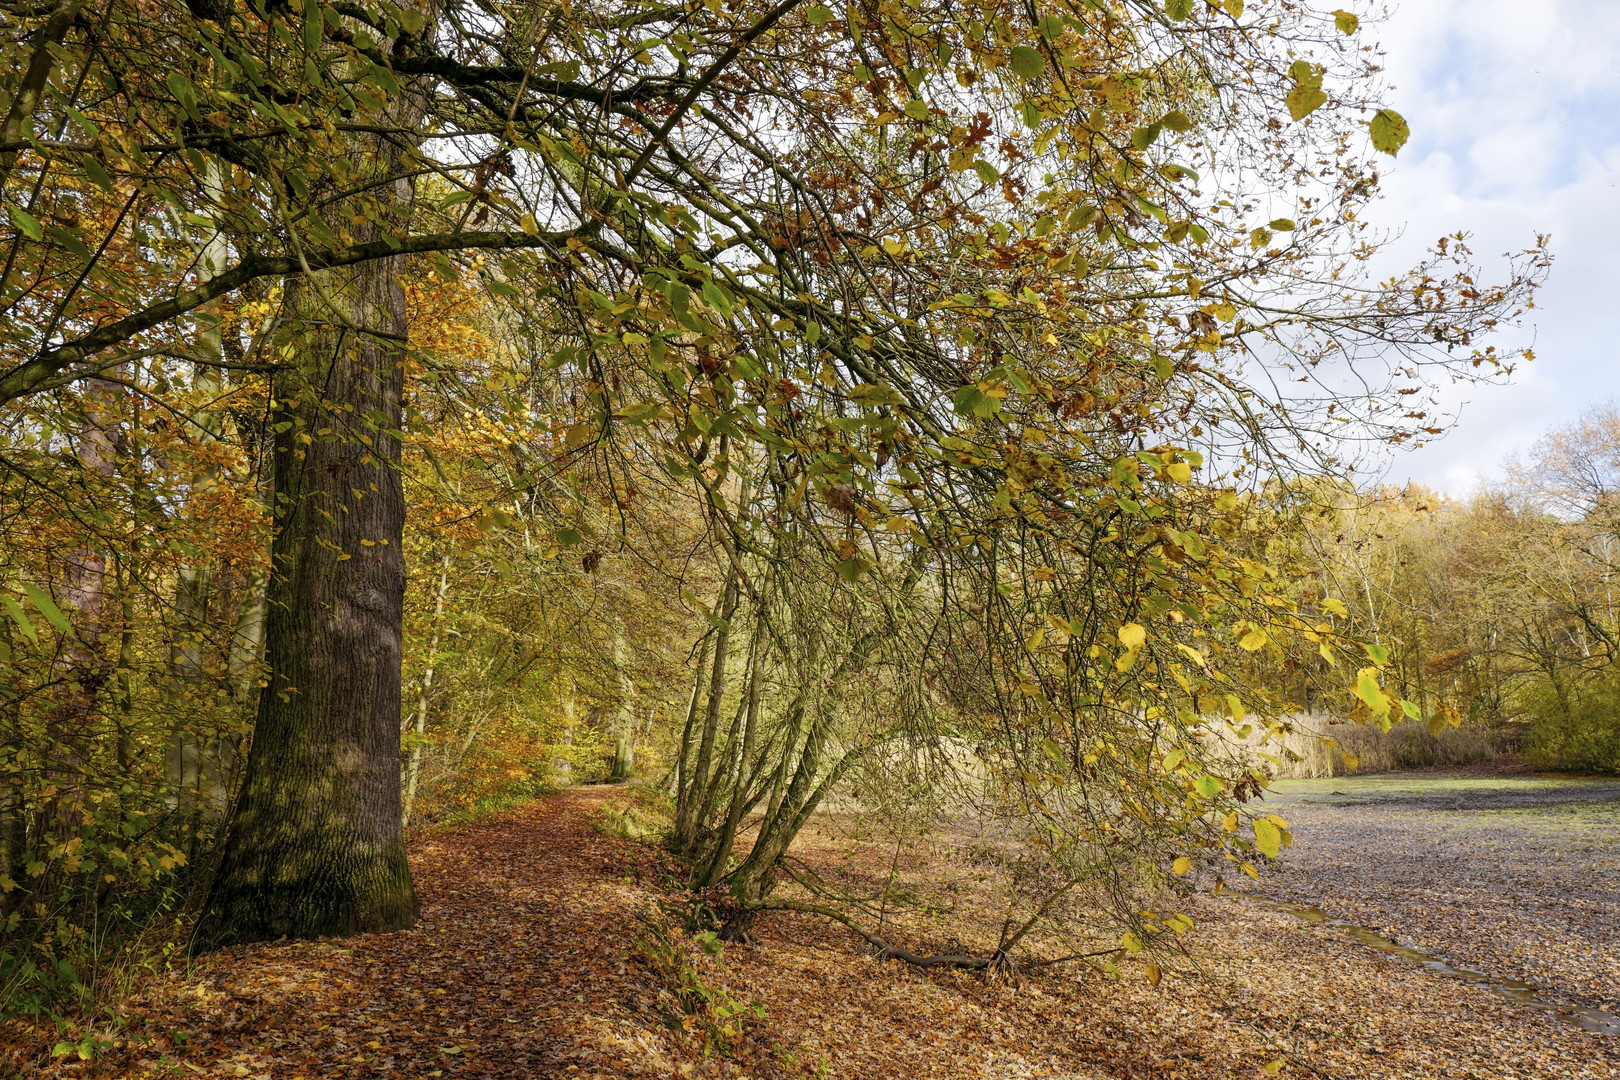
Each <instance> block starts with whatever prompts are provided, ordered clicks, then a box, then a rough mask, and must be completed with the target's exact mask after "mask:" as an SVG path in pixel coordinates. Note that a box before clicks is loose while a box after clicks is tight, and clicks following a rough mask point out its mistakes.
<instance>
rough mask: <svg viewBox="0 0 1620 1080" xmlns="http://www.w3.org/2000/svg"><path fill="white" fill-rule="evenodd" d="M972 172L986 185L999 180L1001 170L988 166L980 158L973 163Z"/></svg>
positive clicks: (987, 163)
mask: <svg viewBox="0 0 1620 1080" xmlns="http://www.w3.org/2000/svg"><path fill="white" fill-rule="evenodd" d="M973 171H974V172H975V173H977V174H978V175H979V179H980V180H982V181H984V182H985V183H986V184H993V183H995V182H996V181H997V180H1000V179H1001V170H999V169H997V168H996V167H995V166H994V165H992V164H990V163H989V162H988V161H986V160H984V159H983V158H980V159H979V160H978V161H975V162H974V163H973Z"/></svg>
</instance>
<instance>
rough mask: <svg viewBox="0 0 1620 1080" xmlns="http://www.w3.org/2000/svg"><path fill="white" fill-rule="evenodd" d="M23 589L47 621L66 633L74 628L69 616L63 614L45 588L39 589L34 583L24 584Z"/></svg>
mask: <svg viewBox="0 0 1620 1080" xmlns="http://www.w3.org/2000/svg"><path fill="white" fill-rule="evenodd" d="M22 589H23V592H25V593H27V594H28V599H30V600H32V601H33V602H34V606H35V607H36V608H38V609H39V613H40V614H41V615H43V616H45V621H46V622H48V623H50V624H51V625H52V626H54V627H56V628H57V629H58V630H60V631H62V633H64V634H65V633H67V632H68V631H69V630H71V629H73V626H72V624H70V623H69V622H68V621H67V616H65V615H63V614H62V612H61V609H59V608H58V607H57V606H56V604H55V602H54V601H52V600H51V597H50V594H49V593H47V592H46V591H45V590H44V589H38V588H35V587H34V586H32V585H24V586H23V587H22Z"/></svg>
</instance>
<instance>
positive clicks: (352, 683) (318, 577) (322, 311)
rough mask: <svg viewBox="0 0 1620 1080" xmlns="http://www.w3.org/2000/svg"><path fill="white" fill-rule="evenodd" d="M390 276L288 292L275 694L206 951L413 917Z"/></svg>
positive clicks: (360, 155) (396, 310)
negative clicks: (404, 781)
mask: <svg viewBox="0 0 1620 1080" xmlns="http://www.w3.org/2000/svg"><path fill="white" fill-rule="evenodd" d="M400 111H401V112H405V113H413V116H395V117H393V118H392V119H393V120H394V121H395V122H397V123H399V124H400V125H401V126H403V127H406V128H410V127H412V126H413V125H414V122H415V119H418V118H419V113H414V111H413V110H412V109H409V108H402V109H401V110H400ZM357 150H360V152H357V153H356V155H355V157H356V159H357V163H358V164H360V167H361V168H370V169H375V170H376V172H375V173H374V175H379V174H392V175H397V174H398V172H399V171H400V170H399V166H400V161H401V158H402V156H403V155H402V153H401V151H400V149H399V148H398V147H397V146H395V145H394V144H392V143H390V142H388V141H386V139H385V138H383V137H379V138H378V139H377V140H376V141H375V142H374V143H372V144H371V145H370V146H369V147H366V148H357ZM365 150H369V153H367V152H364V151H365ZM410 198H411V190H410V184H409V182H408V181H404V180H400V181H397V182H395V183H394V184H392V185H391V186H390V189H388V190H387V191H386V192H385V197H384V198H382V199H380V200H379V201H380V202H381V203H382V204H383V205H382V207H381V209H382V210H383V211H384V212H385V213H387V214H389V215H390V216H391V217H392V219H393V220H392V221H391V222H390V224H391V226H392V230H393V231H394V232H395V233H396V235H403V234H404V233H405V231H406V226H405V217H406V214H407V213H408V207H409V202H410ZM378 216H379V217H381V216H382V215H381V214H379V215H378ZM354 220H355V221H356V222H361V221H364V220H365V219H364V218H362V217H360V216H358V215H357V216H356V217H355V219H354ZM356 232H357V233H372V234H374V235H375V234H376V233H379V232H380V230H377V229H375V228H371V227H365V226H358V225H357V227H356ZM372 238H374V237H373V235H366V236H361V235H357V236H356V240H357V241H361V242H364V241H366V240H369V239H372ZM398 262H399V260H397V259H385V260H379V261H377V262H372V263H365V264H361V265H360V266H358V267H355V268H353V269H348V270H342V271H331V272H325V273H321V274H316V275H313V276H311V277H306V278H300V279H296V280H294V281H292V282H290V283H289V286H288V297H287V301H286V302H287V305H288V313H289V316H290V318H289V320H288V322H289V324H290V325H291V327H292V332H293V334H294V335H295V337H296V340H295V341H294V342H293V343H292V344H293V345H294V348H293V350H292V355H293V356H294V357H295V359H294V360H293V361H292V362H291V363H289V364H287V366H286V367H285V368H283V370H282V371H281V372H279V373H278V376H277V380H276V387H275V400H276V406H277V409H278V413H277V416H276V419H277V421H278V423H277V427H278V428H280V430H279V431H278V433H277V435H276V447H275V466H274V469H275V497H274V512H275V524H276V536H275V541H274V544H273V547H272V572H271V580H270V587H269V594H268V605H267V607H268V619H267V625H266V650H267V652H266V660H267V663H268V667H269V678H270V685H269V686H268V687H267V688H265V690H264V692H262V693H261V694H260V696H259V709H258V720H257V724H256V727H255V730H254V735H253V745H252V749H251V751H250V753H249V757H248V763H247V772H246V775H245V778H244V780H243V787H242V791H241V795H240V798H239V801H238V803H237V806H236V809H235V812H234V813H233V815H232V818H231V822H230V826H229V830H228V832H227V835H226V840H225V844H224V848H223V852H222V856H221V862H220V867H219V870H218V873H217V875H216V878H215V881H214V885H213V890H212V893H211V895H210V898H209V904H208V909H207V915H206V917H205V920H204V924H203V927H202V933H203V935H204V939H205V940H206V941H209V942H211V943H213V944H226V943H229V942H235V941H252V940H258V939H265V938H277V937H282V936H287V937H301V938H307V937H317V936H340V935H347V934H355V933H362V932H369V931H384V930H398V929H402V928H405V927H408V926H410V925H411V924H412V922H413V921H414V919H415V917H416V912H417V900H416V892H415V889H414V888H413V886H412V884H411V872H410V866H409V864H408V863H407V861H406V857H405V842H404V828H403V824H402V821H401V805H400V745H399V742H400V740H399V733H400V689H401V688H400V638H401V628H402V623H403V615H404V597H405V567H404V558H403V551H402V547H403V544H402V540H403V532H404V524H405V499H404V492H403V489H402V487H401V482H400V475H399V461H400V445H399V441H398V437H397V434H396V433H397V432H398V430H399V428H400V425H401V415H402V414H401V401H402V397H403V393H404V372H403V368H402V367H401V361H402V359H403V346H404V341H405V336H406V329H407V324H406V313H405V295H404V289H403V287H402V285H401V283H400V280H399V270H400V267H399V265H398ZM283 425H285V426H283Z"/></svg>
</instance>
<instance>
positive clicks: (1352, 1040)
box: [0, 787, 1620, 1080]
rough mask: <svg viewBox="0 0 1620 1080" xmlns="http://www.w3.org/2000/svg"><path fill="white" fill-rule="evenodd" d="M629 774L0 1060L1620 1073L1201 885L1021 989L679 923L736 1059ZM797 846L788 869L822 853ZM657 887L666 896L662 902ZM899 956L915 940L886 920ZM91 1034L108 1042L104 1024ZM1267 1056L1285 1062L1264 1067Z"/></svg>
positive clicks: (538, 1070) (774, 1069) (1320, 931)
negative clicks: (735, 1018)
mask: <svg viewBox="0 0 1620 1080" xmlns="http://www.w3.org/2000/svg"><path fill="white" fill-rule="evenodd" d="M626 794H627V792H626V791H625V789H622V788H617V789H615V788H608V787H592V788H582V789H575V790H572V791H567V792H563V793H561V794H559V795H555V796H551V797H548V798H545V799H542V800H538V801H536V802H533V803H530V804H527V805H525V806H520V807H517V808H515V809H512V810H509V811H506V812H504V813H502V814H499V815H496V816H494V817H492V818H490V819H488V820H486V821H483V822H480V823H477V824H472V825H467V826H462V827H457V828H453V829H445V830H440V831H436V832H434V833H432V834H430V835H428V836H426V837H424V838H422V839H421V840H420V841H418V842H417V843H415V844H413V845H412V862H413V866H414V868H415V872H416V877H417V884H418V889H419V890H420V892H421V896H422V901H423V915H422V919H421V923H420V925H419V926H418V927H417V928H416V929H414V930H411V931H408V932H404V933H398V934H387V935H365V936H360V937H355V938H349V939H344V940H340V941H323V942H277V943H267V944H259V945H253V946H246V947H242V948H238V949H233V950H230V951H228V952H225V953H220V954H216V955H214V956H209V957H205V958H203V959H201V960H199V961H198V962H197V964H196V965H195V966H194V968H193V969H192V970H190V971H185V972H174V973H171V974H169V975H167V976H164V977H161V978H157V979H154V980H152V981H151V982H149V983H148V984H146V986H145V987H144V989H143V990H142V992H141V993H140V994H138V995H137V996H135V997H133V998H132V999H130V1000H129V1001H127V1002H125V1003H124V1004H123V1005H122V1007H121V1011H122V1013H123V1015H124V1016H125V1017H126V1019H127V1026H125V1027H124V1028H123V1029H122V1030H120V1031H118V1032H115V1033H113V1034H114V1036H115V1037H116V1039H117V1042H118V1045H116V1046H113V1047H112V1048H111V1049H110V1050H109V1052H108V1053H107V1054H106V1055H104V1056H103V1057H102V1059H101V1060H99V1061H96V1062H94V1063H81V1062H78V1061H76V1060H72V1059H62V1060H58V1061H56V1062H54V1063H53V1062H51V1061H50V1058H49V1053H48V1050H46V1051H42V1050H41V1048H40V1044H41V1043H43V1044H44V1046H45V1047H49V1045H50V1043H51V1041H53V1037H52V1036H50V1035H49V1033H42V1035H41V1038H39V1039H37V1040H35V1042H34V1045H33V1046H32V1047H31V1048H29V1049H28V1050H26V1051H23V1050H18V1049H13V1050H12V1051H10V1052H6V1051H4V1050H0V1074H3V1075H6V1076H12V1075H17V1074H19V1073H20V1074H22V1075H26V1076H30V1077H34V1076H41V1077H43V1076H54V1077H65V1076H103V1077H119V1078H124V1077H130V1078H142V1080H146V1078H154V1080H155V1078H158V1077H163V1078H175V1077H204V1078H211V1080H228V1078H253V1080H294V1078H305V1080H317V1078H320V1080H324V1078H328V1077H342V1078H350V1077H353V1078H371V1077H387V1078H390V1080H393V1078H406V1077H409V1078H424V1080H427V1078H431V1080H440V1078H458V1077H469V1078H470V1077H509V1078H512V1080H530V1078H533V1080H552V1078H568V1080H573V1078H592V1080H610V1078H619V1077H632V1076H644V1077H670V1078H682V1080H685V1078H701V1080H742V1078H743V1077H744V1076H746V1077H749V1078H751V1080H818V1078H819V1080H825V1078H831V1077H836V1078H840V1080H888V1078H905V1080H921V1078H924V1077H937V1078H940V1080H963V1078H972V1080H980V1078H983V1080H1020V1078H1036V1077H1040V1078H1045V1080H1105V1078H1106V1080H1205V1078H1210V1080H1225V1078H1231V1077H1243V1078H1254V1080H1265V1077H1267V1076H1268V1075H1277V1074H1273V1073H1269V1072H1268V1071H1267V1068H1266V1067H1267V1066H1268V1065H1272V1066H1277V1067H1279V1068H1281V1069H1283V1070H1284V1071H1283V1072H1282V1073H1281V1074H1280V1075H1284V1076H1288V1075H1297V1076H1318V1077H1329V1078H1333V1080H1372V1078H1391V1080H1393V1078H1401V1080H1407V1078H1412V1080H1416V1078H1420V1077H1421V1078H1423V1080H1428V1078H1430V1077H1459V1078H1460V1077H1469V1078H1480V1077H1502V1078H1509V1077H1511V1078H1520V1080H1531V1078H1534V1080H1542V1078H1549V1077H1570V1078H1579V1080H1586V1078H1594V1080H1596V1078H1611V1077H1620V1037H1612V1036H1604V1035H1596V1034H1592V1033H1588V1032H1583V1031H1579V1030H1577V1029H1575V1028H1573V1027H1571V1026H1569V1025H1567V1024H1562V1023H1559V1022H1556V1021H1554V1020H1550V1019H1548V1018H1546V1017H1544V1016H1540V1015H1538V1014H1536V1013H1534V1012H1532V1011H1530V1010H1528V1009H1525V1008H1523V1007H1520V1006H1516V1005H1513V1004H1511V1003H1509V1002H1506V1001H1503V1000H1501V999H1500V998H1497V997H1494V996H1492V995H1491V994H1490V993H1488V992H1486V991H1484V990H1482V989H1479V988H1477V987H1473V986H1469V985H1466V984H1463V983H1460V982H1457V981H1455V980H1450V979H1442V978H1436V977H1434V976H1432V975H1430V974H1428V973H1427V972H1425V971H1423V970H1421V969H1419V968H1417V967H1416V966H1415V965H1412V964H1410V963H1407V962H1405V961H1401V960H1397V959H1394V958H1390V957H1386V956H1380V955H1378V954H1377V953H1375V952H1373V951H1372V950H1370V949H1367V948H1364V947H1362V946H1360V945H1357V944H1356V943H1355V942H1354V941H1352V940H1351V939H1349V938H1348V937H1347V936H1345V935H1343V934H1341V933H1338V932H1336V931H1333V930H1331V929H1328V928H1322V927H1310V926H1306V925H1303V924H1301V923H1300V922H1299V921H1298V920H1296V919H1294V918H1292V917H1290V916H1287V915H1281V914H1276V913H1273V912H1268V911H1265V910H1263V909H1261V908H1259V907H1258V906H1257V905H1255V904H1252V903H1247V902H1244V901H1241V900H1230V899H1225V898H1222V899H1211V898H1208V897H1207V896H1206V897H1203V898H1193V899H1191V900H1190V901H1189V903H1190V905H1191V906H1190V907H1189V908H1188V910H1189V912H1190V913H1192V914H1193V915H1194V916H1195V917H1196V919H1197V920H1198V923H1199V926H1200V929H1199V931H1198V933H1196V934H1195V935H1193V940H1192V945H1193V948H1194V949H1195V950H1196V951H1195V952H1194V953H1193V954H1192V955H1191V956H1189V957H1186V958H1175V957H1166V958H1165V961H1166V965H1165V966H1166V969H1167V970H1166V973H1165V977H1164V979H1163V982H1162V984H1161V985H1159V986H1152V985H1150V983H1149V981H1148V980H1147V979H1146V977H1145V974H1144V969H1143V967H1142V965H1141V963H1140V962H1139V960H1138V962H1133V963H1127V964H1125V965H1124V966H1123V971H1122V977H1121V978H1119V979H1114V978H1110V977H1107V976H1105V975H1104V974H1103V973H1102V972H1101V971H1100V970H1098V969H1096V968H1093V967H1091V966H1089V965H1065V966H1063V967H1059V968H1054V969H1051V970H1050V972H1049V973H1047V974H1045V975H1043V976H1040V977H1035V978H1029V979H1025V980H1022V981H1020V982H1019V983H1017V984H1007V983H1001V982H988V981H986V980H984V979H982V978H980V977H979V976H977V975H976V974H969V973H961V972H951V971H930V972H926V973H924V972H920V971H917V970H916V969H912V968H908V967H906V966H905V965H903V964H899V963H896V962H883V961H879V960H877V959H875V958H874V957H873V956H872V955H871V953H870V950H869V949H866V948H865V947H864V946H863V945H862V943H861V942H860V941H859V940H858V939H856V938H855V937H854V936H853V935H851V934H849V933H847V932H845V931H843V930H841V929H839V928H836V927H832V926H829V925H828V924H827V922H826V921H825V920H821V919H817V918H814V917H810V916H798V915H790V914H786V913H782V914H780V915H779V916H773V917H772V918H771V919H770V920H768V921H767V922H766V923H765V924H763V926H762V927H761V937H762V942H761V944H760V945H759V946H758V947H753V948H750V947H742V946H733V947H731V948H728V949H727V950H726V951H725V953H724V955H723V956H720V957H710V956H706V955H705V954H704V953H703V950H701V949H700V948H698V946H697V943H696V942H694V941H692V940H691V939H690V938H688V937H686V936H685V935H683V934H680V933H679V932H678V931H676V932H674V933H673V934H671V935H670V940H671V941H672V942H673V948H674V951H675V953H677V954H678V955H679V956H680V957H682V960H681V963H682V964H684V965H685V966H686V970H687V972H688V973H690V974H692V975H696V976H698V977H700V978H701V979H702V980H703V982H704V985H705V986H706V987H707V988H708V989H709V990H710V992H711V993H716V994H722V993H723V994H724V995H725V997H724V999H723V1000H734V1001H736V1002H740V1003H752V1002H759V1003H761V1004H762V1005H763V1006H764V1008H765V1016H764V1018H762V1019H754V1018H752V1016H750V1018H749V1019H748V1020H747V1025H746V1026H747V1031H746V1034H745V1035H744V1036H743V1037H742V1038H741V1039H740V1040H737V1041H738V1043H739V1045H738V1047H737V1049H736V1051H735V1057H733V1058H725V1057H722V1056H720V1055H717V1054H715V1053H713V1052H712V1049H711V1050H710V1052H707V1053H706V1052H705V1038H704V1035H703V1023H702V1018H701V1017H688V1018H687V1023H686V1024H685V1030H681V1029H679V1025H678V1026H677V1028H676V1029H672V1028H671V1027H670V1026H668V1024H667V1022H666V1021H667V1019H669V1018H677V1019H678V1017H679V1007H678V1006H676V1005H675V1001H674V998H673V997H672V996H671V995H670V993H669V991H668V989H667V988H665V987H663V986H660V985H659V982H658V981H657V980H656V979H655V977H654V976H653V974H652V973H651V971H650V970H649V966H648V964H647V963H645V962H644V961H643V960H642V959H641V958H640V957H639V956H638V955H637V950H636V948H635V945H636V942H637V941H638V939H644V935H646V933H647V928H646V927H645V926H643V924H642V923H641V922H640V921H639V916H641V915H642V914H644V913H647V912H650V911H654V910H656V909H655V907H654V905H655V902H656V901H658V900H660V899H667V898H669V897H670V895H671V892H672V891H673V892H678V890H673V889H672V886H673V884H674V883H673V880H672V879H671V878H669V877H668V876H666V875H667V873H668V870H669V866H668V863H667V861H666V858H665V856H663V855H662V854H661V853H660V852H659V851H658V850H656V849H655V848H653V847H651V846H645V845H639V844H634V843H631V842H629V841H624V840H620V839H616V838H613V837H610V836H606V835H603V834H602V833H601V832H598V831H597V830H596V828H595V825H596V823H597V821H598V819H599V815H600V813H601V810H602V808H603V807H604V805H606V804H609V803H615V802H621V801H622V800H624V799H625V797H626ZM838 850H839V849H834V848H827V849H825V850H822V849H821V848H820V847H819V846H818V844H817V843H816V842H815V841H814V839H813V838H812V839H811V840H810V842H808V843H807V844H806V850H805V852H804V854H805V857H806V858H807V859H809V860H811V861H817V860H821V859H825V858H836V857H838V856H837V851H838ZM666 890H671V891H666ZM896 929H897V931H899V932H901V933H903V934H904V935H905V939H906V940H908V941H910V942H912V943H913V944H917V943H921V942H924V941H926V938H925V937H923V936H922V935H923V934H925V933H926V930H925V929H924V928H921V927H919V928H912V929H910V930H907V929H904V928H900V927H897V928H896ZM102 1034H104V1035H105V1034H106V1033H105V1032H103V1033H102ZM1279 1062H1280V1063H1281V1065H1280V1066H1278V1063H1279Z"/></svg>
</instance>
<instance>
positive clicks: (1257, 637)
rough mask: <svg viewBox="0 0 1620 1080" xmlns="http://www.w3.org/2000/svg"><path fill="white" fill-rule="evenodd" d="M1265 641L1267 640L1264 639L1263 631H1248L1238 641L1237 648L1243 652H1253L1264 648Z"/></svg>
mask: <svg viewBox="0 0 1620 1080" xmlns="http://www.w3.org/2000/svg"><path fill="white" fill-rule="evenodd" d="M1267 640H1269V639H1268V638H1267V637H1266V632H1265V631H1264V630H1258V629H1257V630H1250V631H1249V632H1248V633H1247V634H1244V635H1243V637H1242V638H1241V639H1239V641H1238V648H1240V649H1242V650H1244V651H1245V652H1255V651H1256V650H1258V649H1261V648H1264V647H1265V644H1266V641H1267Z"/></svg>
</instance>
